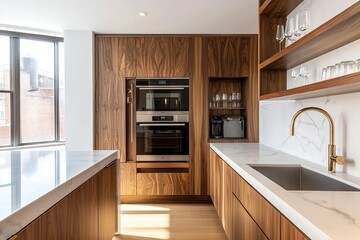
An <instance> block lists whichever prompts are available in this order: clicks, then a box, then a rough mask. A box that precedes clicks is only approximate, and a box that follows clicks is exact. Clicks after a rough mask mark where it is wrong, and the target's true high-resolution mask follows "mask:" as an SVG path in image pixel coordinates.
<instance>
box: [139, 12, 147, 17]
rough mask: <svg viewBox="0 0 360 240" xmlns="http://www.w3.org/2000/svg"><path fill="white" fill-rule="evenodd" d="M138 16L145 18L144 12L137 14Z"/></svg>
mask: <svg viewBox="0 0 360 240" xmlns="http://www.w3.org/2000/svg"><path fill="white" fill-rule="evenodd" d="M139 15H140V16H142V17H145V16H146V15H147V13H146V12H139Z"/></svg>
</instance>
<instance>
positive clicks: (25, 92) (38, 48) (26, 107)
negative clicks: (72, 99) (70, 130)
mask: <svg viewBox="0 0 360 240" xmlns="http://www.w3.org/2000/svg"><path fill="white" fill-rule="evenodd" d="M10 41H12V40H11V38H10V37H9V36H0V146H10V145H12V142H13V141H12V139H13V138H18V140H17V141H15V142H18V143H19V144H28V143H39V142H51V141H64V140H65V127H64V126H65V121H64V119H65V117H64V115H65V80H64V54H63V51H64V47H63V43H62V42H58V43H57V44H58V45H56V43H55V42H54V41H40V40H33V39H22V38H20V39H19V41H17V43H18V44H19V46H18V47H19V50H20V56H18V57H16V56H12V57H13V58H14V59H15V60H17V61H15V62H16V63H15V64H18V65H17V66H18V69H20V70H19V71H20V73H19V75H18V76H19V79H13V78H16V77H14V74H11V69H12V67H15V66H10V62H11V61H10V58H11V57H10V56H11V54H12V53H11V51H10ZM56 47H57V48H56ZM56 49H57V50H58V51H57V52H58V54H55V52H56V51H55V50H56ZM55 58H58V61H56V59H55ZM56 63H58V64H56ZM15 69H16V68H15ZM56 69H58V75H57V76H56V74H57V71H56ZM15 76H16V75H15ZM57 79H58V84H57V81H56V80H57ZM15 81H18V83H19V86H20V87H19V91H18V92H14V91H16V89H15V88H14V82H15ZM56 91H58V93H57V94H56ZM57 96H58V97H57ZM16 101H18V103H19V104H18V105H17V106H19V109H16V104H15V102H16ZM15 111H18V112H17V113H18V116H19V119H20V121H19V122H20V124H19V126H16V125H14V124H15V123H14V121H13V119H12V116H13V115H12V112H15ZM13 125H14V126H13ZM16 127H17V128H18V132H19V134H18V136H12V135H11V133H12V128H16ZM15 132H16V131H15ZM56 133H57V136H56Z"/></svg>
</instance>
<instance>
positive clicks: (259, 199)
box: [232, 171, 280, 240]
mask: <svg viewBox="0 0 360 240" xmlns="http://www.w3.org/2000/svg"><path fill="white" fill-rule="evenodd" d="M232 182H233V193H234V195H235V196H236V197H237V198H238V199H239V201H240V202H241V204H242V205H243V206H244V208H245V209H246V210H247V211H248V213H249V214H250V215H251V216H252V218H253V219H254V220H255V221H256V223H257V224H258V225H259V227H260V228H261V229H262V230H263V231H264V233H265V234H266V236H267V237H268V238H269V239H270V240H279V239H280V213H279V212H278V211H277V210H276V209H275V208H274V207H273V206H272V205H271V204H270V203H269V202H268V201H267V200H266V199H265V198H264V197H263V196H261V195H260V194H259V193H258V192H257V191H256V190H255V189H254V188H252V187H251V186H250V185H249V184H248V183H247V182H246V181H245V180H244V179H243V178H242V177H240V176H239V175H238V174H237V173H236V172H235V171H233V172H232Z"/></svg>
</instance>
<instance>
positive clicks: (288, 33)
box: [285, 18, 294, 41]
mask: <svg viewBox="0 0 360 240" xmlns="http://www.w3.org/2000/svg"><path fill="white" fill-rule="evenodd" d="M293 36H294V19H293V18H290V19H287V20H286V25H285V37H286V38H287V39H289V40H290V41H292V40H291V39H293Z"/></svg>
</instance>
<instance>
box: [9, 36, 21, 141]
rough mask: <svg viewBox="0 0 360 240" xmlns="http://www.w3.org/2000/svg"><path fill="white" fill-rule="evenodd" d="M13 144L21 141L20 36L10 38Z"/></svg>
mask: <svg viewBox="0 0 360 240" xmlns="http://www.w3.org/2000/svg"><path fill="white" fill-rule="evenodd" d="M10 88H11V91H12V96H11V145H12V146H18V145H20V143H21V136H20V38H18V37H11V38H10Z"/></svg>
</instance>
